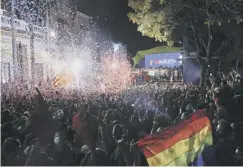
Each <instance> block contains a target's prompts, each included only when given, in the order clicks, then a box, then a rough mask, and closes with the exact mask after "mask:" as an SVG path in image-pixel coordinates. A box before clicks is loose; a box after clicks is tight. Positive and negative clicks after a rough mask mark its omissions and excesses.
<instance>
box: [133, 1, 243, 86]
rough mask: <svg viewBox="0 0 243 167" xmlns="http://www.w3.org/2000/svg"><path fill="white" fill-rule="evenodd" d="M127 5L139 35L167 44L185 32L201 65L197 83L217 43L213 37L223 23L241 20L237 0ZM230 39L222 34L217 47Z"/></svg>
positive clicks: (146, 2)
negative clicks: (222, 37) (130, 9)
mask: <svg viewBox="0 0 243 167" xmlns="http://www.w3.org/2000/svg"><path fill="white" fill-rule="evenodd" d="M128 5H129V6H130V7H131V8H132V9H133V12H130V13H129V14H128V17H129V19H130V20H131V21H132V22H133V23H136V24H137V25H138V31H140V32H141V33H142V34H143V35H145V36H148V37H151V38H155V40H156V41H160V42H163V41H165V42H167V44H168V45H170V46H171V45H173V44H174V42H175V41H176V40H178V39H180V38H182V37H183V36H184V35H185V34H186V37H189V40H191V42H192V43H193V44H194V45H195V48H196V53H197V54H196V58H197V60H198V61H199V64H200V66H201V82H200V85H201V86H203V85H204V80H205V77H206V69H207V66H208V64H209V62H210V60H211V59H212V57H213V56H214V55H215V54H216V51H214V49H215V48H212V46H213V43H214V42H215V43H217V42H216V41H217V39H214V37H215V36H218V35H219V32H220V31H219V30H220V29H221V27H223V26H224V25H225V24H228V23H229V22H233V23H235V24H236V23H240V22H242V16H241V12H242V9H243V3H242V2H241V0H230V1H229V0H220V1H219V0H129V4H128ZM188 33H189V34H190V35H188ZM230 40H231V37H229V36H228V35H225V37H224V39H223V40H220V41H221V42H219V43H221V44H219V46H217V48H224V47H221V45H222V46H223V45H225V43H226V42H225V41H230ZM218 41H219V40H218ZM217 45H218V43H217ZM218 53H219V52H218Z"/></svg>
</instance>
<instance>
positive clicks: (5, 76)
mask: <svg viewBox="0 0 243 167" xmlns="http://www.w3.org/2000/svg"><path fill="white" fill-rule="evenodd" d="M1 76H2V77H1V81H2V83H8V82H10V63H1Z"/></svg>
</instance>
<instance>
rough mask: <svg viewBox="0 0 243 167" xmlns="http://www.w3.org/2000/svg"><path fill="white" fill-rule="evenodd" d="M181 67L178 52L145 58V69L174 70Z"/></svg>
mask: <svg viewBox="0 0 243 167" xmlns="http://www.w3.org/2000/svg"><path fill="white" fill-rule="evenodd" d="M181 65H182V61H181V53H180V52H173V53H159V54H149V55H146V56H145V68H157V67H167V68H175V67H180V66H181Z"/></svg>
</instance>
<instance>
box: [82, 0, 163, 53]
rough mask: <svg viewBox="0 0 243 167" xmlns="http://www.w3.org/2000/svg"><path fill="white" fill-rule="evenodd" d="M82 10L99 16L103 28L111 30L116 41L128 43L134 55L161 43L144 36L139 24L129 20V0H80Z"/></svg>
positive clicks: (93, 15) (95, 16)
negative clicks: (139, 30) (138, 27)
mask: <svg viewBox="0 0 243 167" xmlns="http://www.w3.org/2000/svg"><path fill="white" fill-rule="evenodd" d="M78 1H79V8H80V9H81V11H82V12H84V13H86V14H88V15H90V16H92V17H94V18H97V16H98V17H99V22H100V23H101V24H102V25H103V26H101V29H105V30H108V31H110V32H111V35H112V38H113V40H114V42H122V43H123V44H126V45H127V49H128V51H129V52H130V53H131V54H132V56H134V55H135V54H136V52H137V51H139V50H144V49H149V48H152V47H156V46H159V45H161V44H160V43H158V42H155V41H154V39H150V38H148V37H144V36H142V34H141V33H140V32H138V31H137V25H135V24H133V23H132V22H130V21H129V20H128V17H127V13H128V12H129V11H131V9H130V8H129V7H128V0H78Z"/></svg>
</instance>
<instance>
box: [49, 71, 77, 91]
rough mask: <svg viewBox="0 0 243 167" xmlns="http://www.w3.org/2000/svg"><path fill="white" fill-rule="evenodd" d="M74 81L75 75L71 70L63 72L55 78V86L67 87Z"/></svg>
mask: <svg viewBox="0 0 243 167" xmlns="http://www.w3.org/2000/svg"><path fill="white" fill-rule="evenodd" d="M72 81H73V75H72V73H71V72H62V73H60V74H59V75H57V76H56V77H55V78H54V81H53V87H54V88H57V87H65V86H66V85H68V84H69V83H71V82H72Z"/></svg>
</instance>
